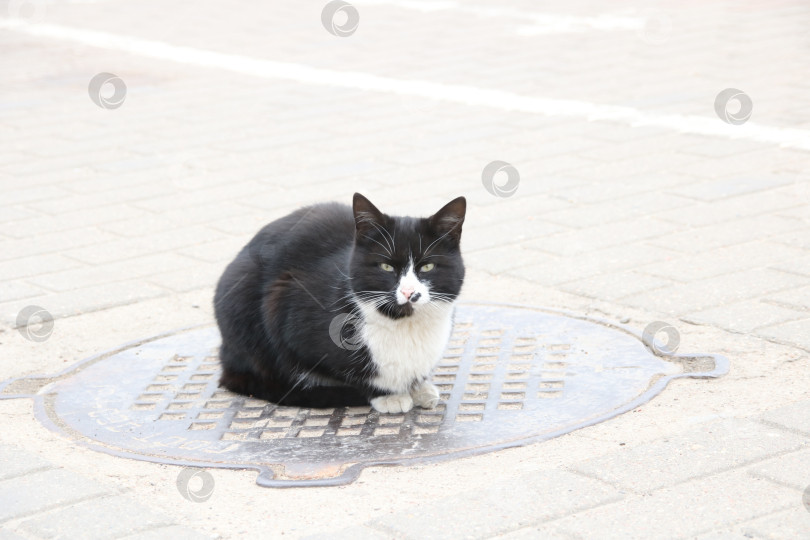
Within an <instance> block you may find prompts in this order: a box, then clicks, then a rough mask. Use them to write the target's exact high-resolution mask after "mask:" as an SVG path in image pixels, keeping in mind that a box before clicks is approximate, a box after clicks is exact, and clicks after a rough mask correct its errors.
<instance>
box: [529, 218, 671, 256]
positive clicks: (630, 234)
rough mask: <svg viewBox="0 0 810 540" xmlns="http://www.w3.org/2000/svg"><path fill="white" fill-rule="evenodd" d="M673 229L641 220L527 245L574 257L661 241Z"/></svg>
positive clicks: (581, 231) (668, 224) (604, 226)
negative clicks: (607, 249) (601, 250)
mask: <svg viewBox="0 0 810 540" xmlns="http://www.w3.org/2000/svg"><path fill="white" fill-rule="evenodd" d="M673 229H675V226H674V225H672V224H670V223H664V222H662V221H658V220H655V219H651V218H638V219H634V220H630V221H622V222H618V223H611V224H608V225H603V226H599V227H590V228H587V229H581V230H577V231H570V232H563V233H560V234H555V235H553V236H548V237H544V238H541V239H538V240H531V241H529V242H526V243H525V245H526V246H527V247H529V248H532V249H537V250H540V251H545V252H547V253H552V254H555V255H563V256H571V255H580V254H583V253H587V252H589V251H594V250H600V249H605V248H608V247H613V246H618V245H621V244H629V243H632V242H637V241H639V240H645V239H648V238H661V237H662V235H665V234H667V233H669V232H672V231H673ZM656 244H658V245H660V247H663V248H666V249H669V248H668V247H667V246H666V245H664V244H660V243H659V242H656Z"/></svg>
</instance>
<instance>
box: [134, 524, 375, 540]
mask: <svg viewBox="0 0 810 540" xmlns="http://www.w3.org/2000/svg"><path fill="white" fill-rule="evenodd" d="M166 538H173V539H174V538H176V539H178V540H213V539H214V538H215V537H213V536H209V535H207V534H204V533H201V532H199V531H195V530H194V529H189V528H188V527H182V526H180V525H172V526H169V527H160V528H157V529H150V530H148V531H142V532H137V533H135V534H131V535H129V536H122V537H121V540H165V539H166ZM358 540H361V539H358Z"/></svg>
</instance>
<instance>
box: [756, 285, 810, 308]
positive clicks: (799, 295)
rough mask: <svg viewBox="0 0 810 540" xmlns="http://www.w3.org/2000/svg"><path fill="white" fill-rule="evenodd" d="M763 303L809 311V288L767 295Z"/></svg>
mask: <svg viewBox="0 0 810 540" xmlns="http://www.w3.org/2000/svg"><path fill="white" fill-rule="evenodd" d="M763 301H764V302H769V303H772V304H776V305H779V306H785V307H788V308H791V309H797V310H804V311H810V287H800V288H798V289H791V290H789V291H785V292H780V293H776V294H769V295H767V296H766V297H765V298H764V299H763Z"/></svg>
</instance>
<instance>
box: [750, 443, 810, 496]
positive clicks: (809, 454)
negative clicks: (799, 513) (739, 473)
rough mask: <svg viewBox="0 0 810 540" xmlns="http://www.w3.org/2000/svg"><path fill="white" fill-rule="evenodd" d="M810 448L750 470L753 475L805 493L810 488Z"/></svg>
mask: <svg viewBox="0 0 810 540" xmlns="http://www.w3.org/2000/svg"><path fill="white" fill-rule="evenodd" d="M808 463H810V448H808V449H807V450H801V451H799V452H791V453H790V454H785V455H782V456H779V457H775V458H773V459H769V460H768V461H764V462H762V463H758V464H756V465H754V466H752V467H749V468H748V472H750V473H751V474H752V475H754V476H756V477H759V478H765V479H767V480H772V481H774V482H778V483H780V484H782V485H785V486H791V487H794V488H796V489H797V490H802V491H804V490H805V489H807V488H808V487H810V469H808Z"/></svg>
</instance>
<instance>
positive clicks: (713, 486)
mask: <svg viewBox="0 0 810 540" xmlns="http://www.w3.org/2000/svg"><path fill="white" fill-rule="evenodd" d="M797 503H798V504H800V503H801V502H800V501H799V500H798V499H797V493H796V491H795V490H793V489H790V488H786V487H782V486H778V485H776V484H773V483H771V482H769V481H767V480H761V479H757V478H752V477H751V476H749V475H747V474H746V473H745V472H743V471H730V472H727V473H723V474H719V475H715V476H711V477H709V478H701V479H698V480H692V481H690V482H686V483H683V484H679V485H677V486H674V487H670V488H666V489H661V490H658V491H656V492H654V493H652V494H649V495H646V496H634V497H631V498H628V499H625V500H623V501H621V502H620V503H616V504H608V505H604V506H600V507H597V508H594V509H591V510H586V511H584V512H579V513H577V514H576V515H573V516H568V517H565V518H563V519H560V520H559V521H556V522H554V525H556V526H557V528H559V529H560V530H561V531H562V532H565V533H568V534H572V535H578V537H584V538H590V537H592V536H593V535H594V531H598V536H599V538H604V539H606V540H607V539H611V538H621V539H625V538H672V537H678V538H691V537H694V536H696V535H698V534H701V533H704V532H708V531H712V530H717V529H723V528H726V527H729V526H732V525H734V524H735V523H737V522H740V521H743V520H748V519H751V518H756V517H759V516H765V515H768V514H772V513H774V512H776V511H779V510H784V509H788V508H790V507H792V506H795V505H796V504H797Z"/></svg>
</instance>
